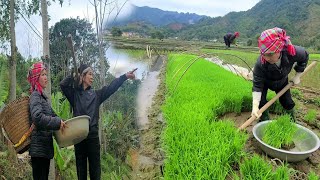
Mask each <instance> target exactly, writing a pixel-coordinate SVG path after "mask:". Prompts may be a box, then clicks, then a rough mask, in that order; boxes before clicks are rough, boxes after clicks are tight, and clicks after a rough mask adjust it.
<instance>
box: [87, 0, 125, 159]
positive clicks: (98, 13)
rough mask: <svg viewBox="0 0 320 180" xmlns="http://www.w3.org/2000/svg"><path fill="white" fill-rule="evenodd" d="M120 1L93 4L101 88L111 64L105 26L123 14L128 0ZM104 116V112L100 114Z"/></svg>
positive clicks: (103, 139)
mask: <svg viewBox="0 0 320 180" xmlns="http://www.w3.org/2000/svg"><path fill="white" fill-rule="evenodd" d="M119 2H120V0H115V1H111V2H110V1H108V0H94V3H93V4H92V5H93V6H94V10H95V20H96V31H97V39H98V47H99V67H100V68H99V72H100V78H99V84H100V86H103V85H105V83H106V75H107V73H106V72H107V70H108V69H109V64H108V61H107V58H106V57H105V50H106V49H107V48H109V46H108V45H107V43H105V42H104V39H103V24H104V23H106V24H108V21H109V18H110V15H111V14H112V13H114V12H115V17H114V19H113V21H115V20H116V18H117V17H118V15H119V13H120V12H121V10H122V8H123V7H124V5H125V4H126V3H127V2H128V0H124V2H123V3H122V4H120V6H119V4H118V3H119ZM107 7H108V8H109V11H108V12H106V8H107ZM106 14H108V16H107V20H106V22H105V21H104V20H105V15H106ZM100 114H102V112H101V113H100ZM101 126H102V123H101V118H100V119H99V137H100V140H101V141H100V142H102V146H101V147H102V149H103V151H102V153H105V152H106V149H107V147H106V143H105V141H106V140H105V135H103V134H102V133H103V131H102V127H101Z"/></svg>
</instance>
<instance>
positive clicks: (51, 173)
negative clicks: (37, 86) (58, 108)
mask: <svg viewBox="0 0 320 180" xmlns="http://www.w3.org/2000/svg"><path fill="white" fill-rule="evenodd" d="M47 7H48V5H47V0H41V15H42V36H43V58H44V61H45V62H46V63H47V73H48V74H47V78H48V85H47V87H46V95H47V96H48V100H49V103H50V104H51V73H50V52H49V27H48V9H47ZM55 175H56V170H55V163H54V159H51V160H50V170H49V179H50V180H55V179H56V176H55Z"/></svg>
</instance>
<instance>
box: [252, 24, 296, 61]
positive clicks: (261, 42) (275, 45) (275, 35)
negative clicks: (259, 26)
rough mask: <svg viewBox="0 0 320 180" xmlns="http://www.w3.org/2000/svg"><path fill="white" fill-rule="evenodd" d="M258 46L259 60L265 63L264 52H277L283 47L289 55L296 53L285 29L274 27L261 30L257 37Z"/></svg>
mask: <svg viewBox="0 0 320 180" xmlns="http://www.w3.org/2000/svg"><path fill="white" fill-rule="evenodd" d="M258 46H259V49H260V54H261V62H262V63H265V62H266V60H265V59H264V58H263V55H264V54H269V53H279V52H281V51H282V50H283V49H284V48H286V50H287V51H288V54H289V55H292V56H294V55H296V50H295V48H294V46H293V45H292V43H291V41H290V36H287V35H286V31H285V30H283V29H281V28H278V27H275V28H272V29H267V30H265V31H263V32H262V33H261V35H260V37H259V39H258Z"/></svg>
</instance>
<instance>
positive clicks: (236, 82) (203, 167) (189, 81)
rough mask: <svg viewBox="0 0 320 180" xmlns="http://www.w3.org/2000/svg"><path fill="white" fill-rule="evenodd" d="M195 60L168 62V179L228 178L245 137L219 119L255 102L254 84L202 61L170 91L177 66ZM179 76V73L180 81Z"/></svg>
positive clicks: (180, 58)
mask: <svg viewBox="0 0 320 180" xmlns="http://www.w3.org/2000/svg"><path fill="white" fill-rule="evenodd" d="M195 57H196V56H192V55H178V54H172V55H170V56H169V59H168V66H167V72H166V87H167V90H168V95H167V97H166V102H165V105H164V106H163V107H162V110H163V112H164V117H165V119H166V125H167V126H166V129H165V131H164V133H163V146H164V149H165V153H166V159H165V166H164V167H165V168H164V178H165V179H225V178H226V177H227V176H228V175H229V174H230V173H231V171H232V165H233V164H235V163H237V162H239V161H240V158H241V157H242V156H243V150H242V149H243V147H244V144H245V142H246V139H247V135H246V134H245V133H243V132H238V131H237V128H236V127H235V124H234V123H233V122H231V121H228V120H224V121H219V120H218V119H217V117H218V115H221V114H224V113H226V112H241V109H242V107H243V104H249V103H250V102H251V87H252V84H251V83H250V82H247V81H244V80H243V79H242V78H241V77H237V76H235V75H233V74H232V73H231V72H228V71H226V70H224V69H222V68H220V67H218V66H217V65H215V64H213V63H211V62H208V61H206V60H203V59H200V60H199V61H197V62H196V63H194V65H193V66H192V67H191V68H190V69H189V70H188V72H187V73H186V74H185V75H184V76H183V78H182V79H181V81H180V83H179V84H178V86H177V89H176V91H175V93H172V92H173V90H174V87H175V86H176V83H177V79H178V78H172V77H173V76H174V75H175V74H176V72H177V69H179V67H178V68H177V66H179V65H180V66H182V65H183V64H184V63H183V62H185V61H188V60H190V59H194V58H195ZM181 75H182V72H181V74H180V73H179V72H178V75H177V77H180V76H181ZM244 101H247V102H244Z"/></svg>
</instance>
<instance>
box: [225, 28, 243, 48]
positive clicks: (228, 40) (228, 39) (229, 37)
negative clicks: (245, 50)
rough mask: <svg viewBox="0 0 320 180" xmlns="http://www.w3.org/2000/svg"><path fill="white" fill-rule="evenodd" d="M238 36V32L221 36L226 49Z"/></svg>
mask: <svg viewBox="0 0 320 180" xmlns="http://www.w3.org/2000/svg"><path fill="white" fill-rule="evenodd" d="M239 36H240V34H239V32H234V34H232V33H227V34H226V35H225V36H223V40H224V43H225V44H226V47H227V48H229V47H230V44H232V43H234V41H235V39H236V38H237V37H239Z"/></svg>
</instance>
